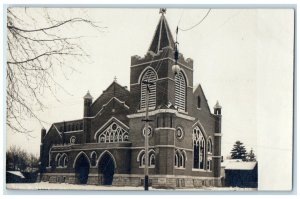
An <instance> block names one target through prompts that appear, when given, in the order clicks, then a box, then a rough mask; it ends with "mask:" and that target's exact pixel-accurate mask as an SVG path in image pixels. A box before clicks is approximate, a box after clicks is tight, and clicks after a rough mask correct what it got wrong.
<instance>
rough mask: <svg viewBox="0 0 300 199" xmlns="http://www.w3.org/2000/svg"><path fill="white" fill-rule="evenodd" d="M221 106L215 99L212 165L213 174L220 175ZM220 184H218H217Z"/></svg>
mask: <svg viewBox="0 0 300 199" xmlns="http://www.w3.org/2000/svg"><path fill="white" fill-rule="evenodd" d="M221 109H222V106H220V104H219V102H218V101H217V103H216V105H215V106H214V115H215V133H214V151H213V153H214V154H213V167H214V171H215V173H214V176H215V177H220V176H221V159H222V156H221V138H222V134H221V132H222V131H221V124H222V115H221ZM219 186H220V185H219Z"/></svg>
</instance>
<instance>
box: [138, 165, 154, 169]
mask: <svg viewBox="0 0 300 199" xmlns="http://www.w3.org/2000/svg"><path fill="white" fill-rule="evenodd" d="M139 168H140V169H144V168H145V166H139ZM154 168H155V166H149V167H148V169H154Z"/></svg>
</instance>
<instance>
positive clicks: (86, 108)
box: [83, 91, 93, 117]
mask: <svg viewBox="0 0 300 199" xmlns="http://www.w3.org/2000/svg"><path fill="white" fill-rule="evenodd" d="M83 99H84V106H83V117H89V116H90V106H91V105H92V102H93V97H92V96H91V94H90V92H89V91H88V92H87V93H86V95H85V96H84V97H83Z"/></svg>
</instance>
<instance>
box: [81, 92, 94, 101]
mask: <svg viewBox="0 0 300 199" xmlns="http://www.w3.org/2000/svg"><path fill="white" fill-rule="evenodd" d="M83 98H84V99H93V97H92V96H91V94H90V91H89V90H88V91H87V93H86V94H85V96H84V97H83Z"/></svg>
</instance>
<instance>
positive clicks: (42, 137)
mask: <svg viewBox="0 0 300 199" xmlns="http://www.w3.org/2000/svg"><path fill="white" fill-rule="evenodd" d="M45 135H46V129H45V128H44V127H43V128H42V130H41V144H43V139H44V137H45Z"/></svg>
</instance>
